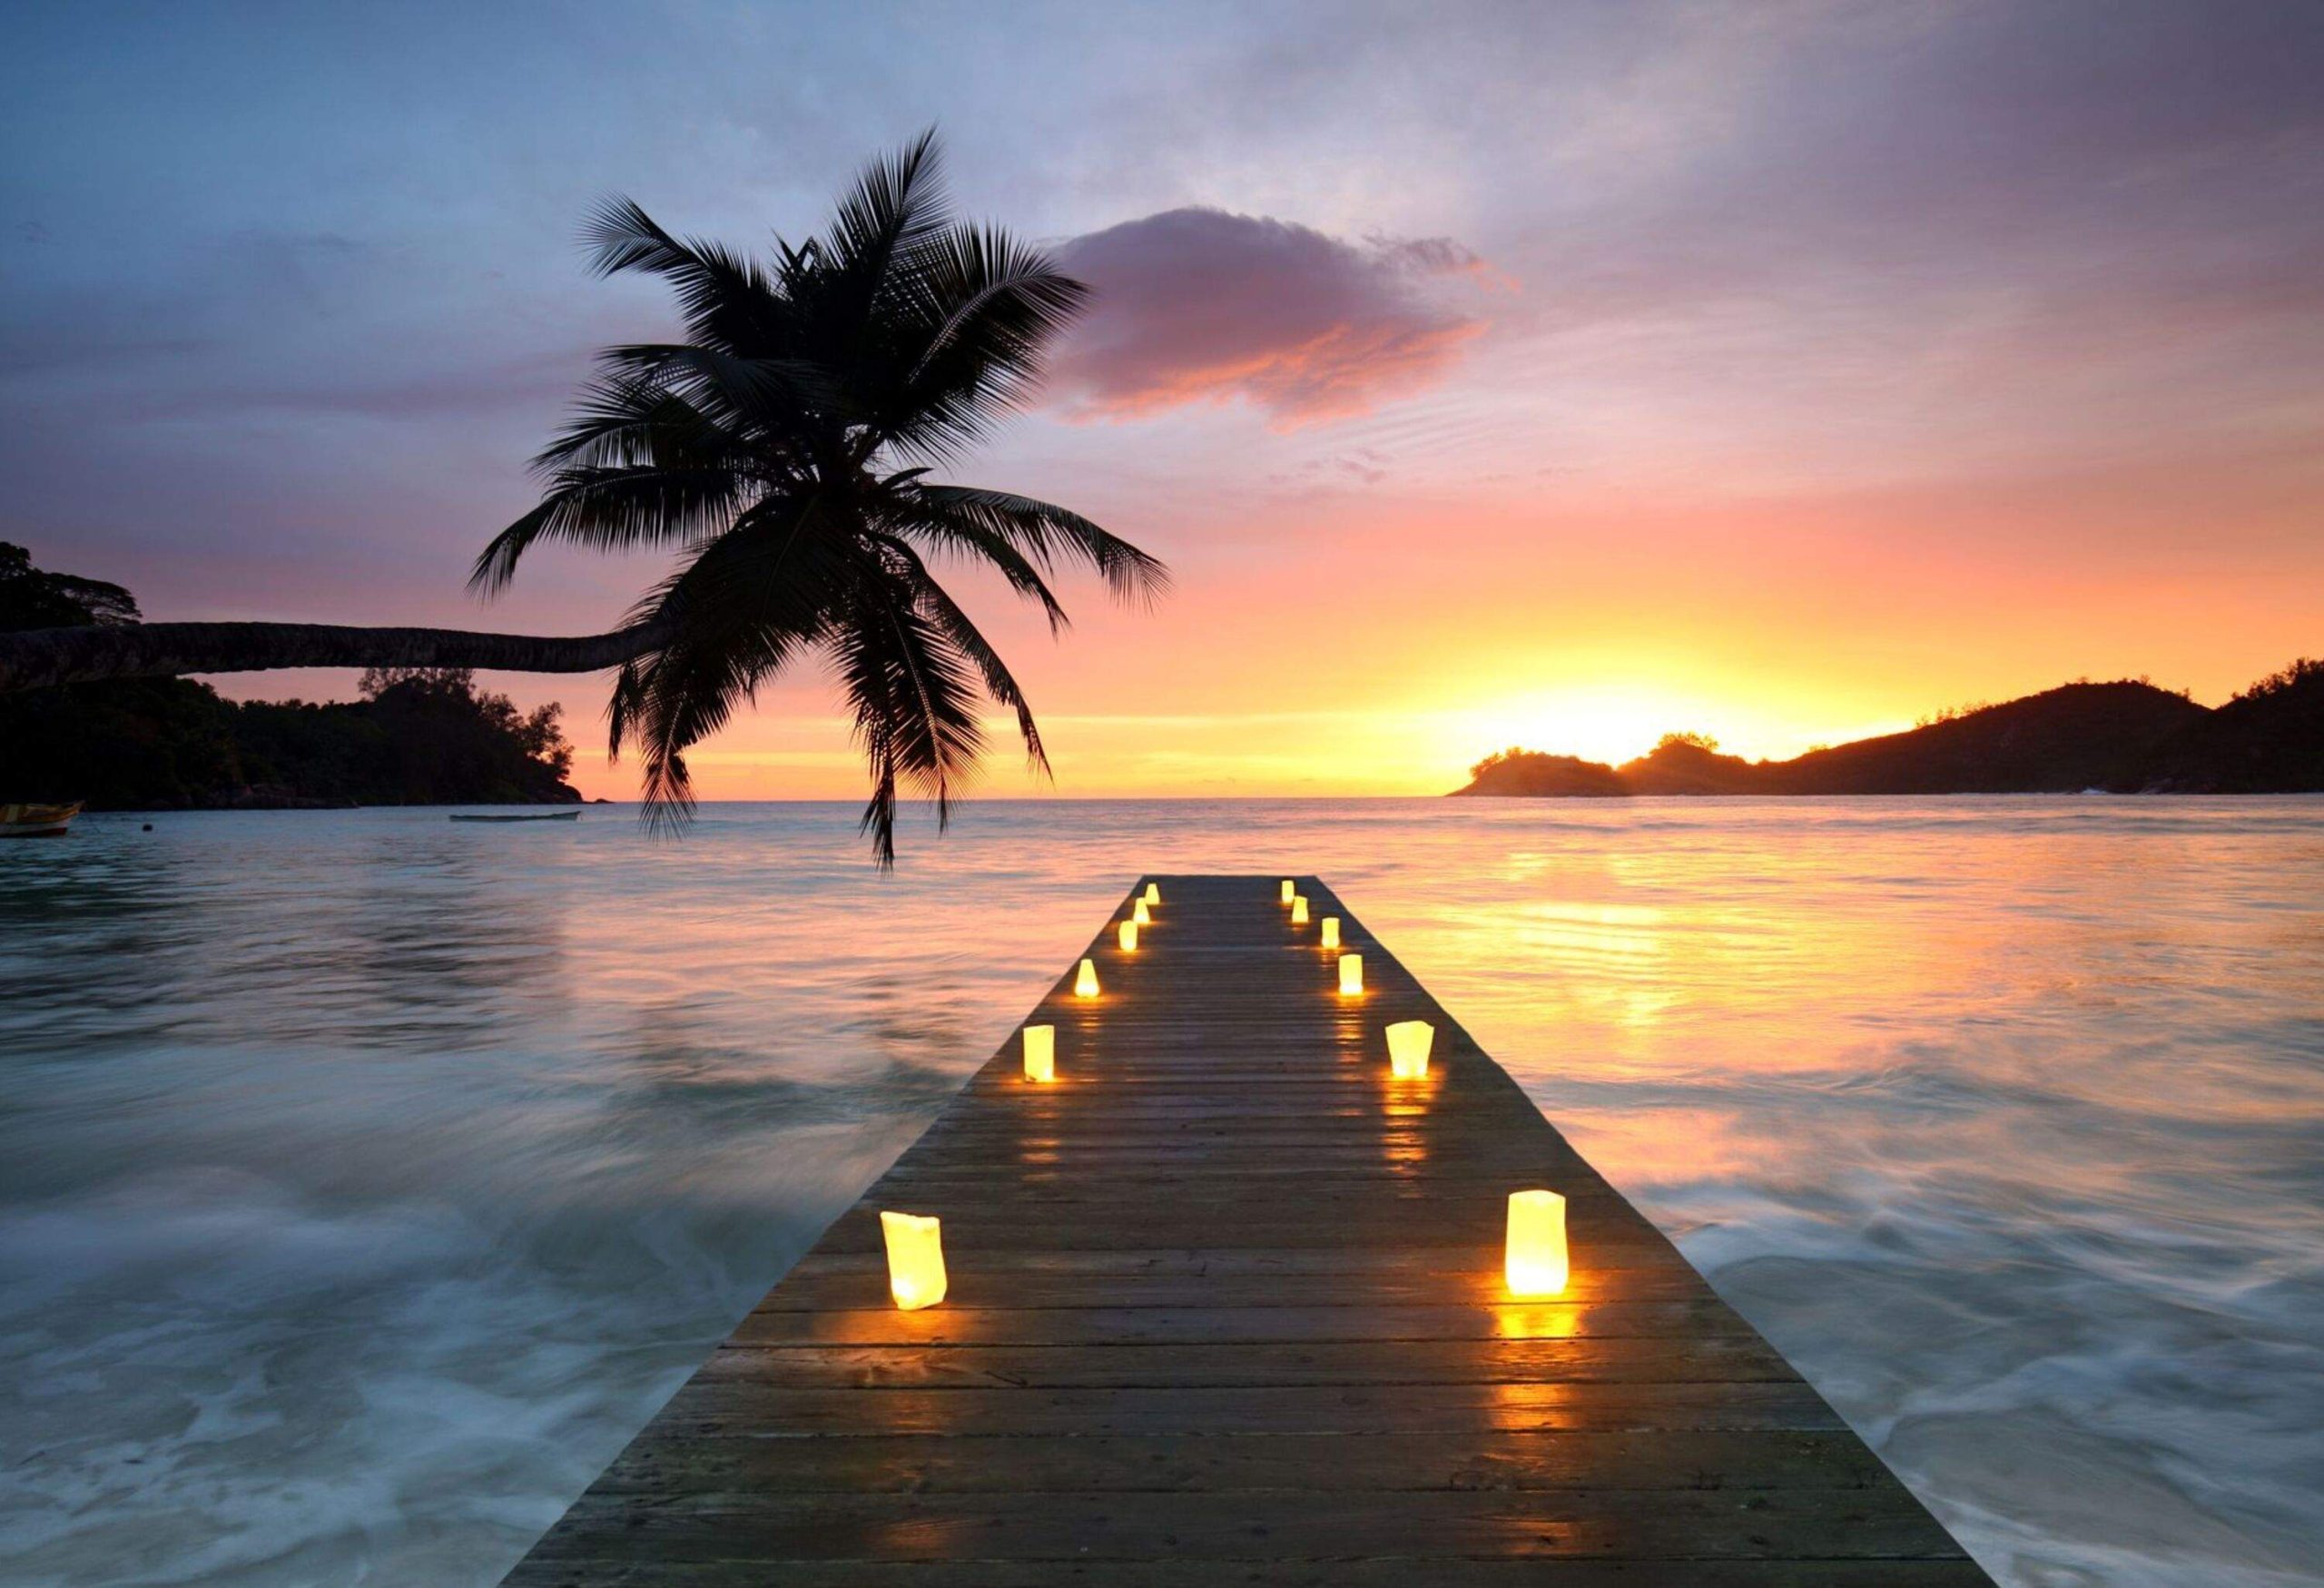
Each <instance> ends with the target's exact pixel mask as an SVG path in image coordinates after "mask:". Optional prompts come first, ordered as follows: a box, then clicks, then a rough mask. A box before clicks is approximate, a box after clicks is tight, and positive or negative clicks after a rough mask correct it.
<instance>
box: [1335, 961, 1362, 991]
mask: <svg viewBox="0 0 2324 1588" xmlns="http://www.w3.org/2000/svg"><path fill="white" fill-rule="evenodd" d="M1340 991H1342V992H1361V991H1364V956H1363V955H1362V954H1342V955H1341V956H1340Z"/></svg>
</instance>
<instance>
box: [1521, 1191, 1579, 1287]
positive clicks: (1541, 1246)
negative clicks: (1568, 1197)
mask: <svg viewBox="0 0 2324 1588" xmlns="http://www.w3.org/2000/svg"><path fill="white" fill-rule="evenodd" d="M1506 1271H1507V1276H1508V1280H1509V1293H1510V1294H1511V1295H1512V1296H1515V1297H1523V1298H1527V1299H1531V1298H1533V1297H1544V1296H1562V1295H1564V1294H1565V1282H1566V1251H1565V1198H1563V1197H1561V1196H1559V1195H1558V1194H1557V1193H1556V1192H1555V1191H1512V1192H1510V1193H1509V1253H1508V1262H1507V1270H1506Z"/></svg>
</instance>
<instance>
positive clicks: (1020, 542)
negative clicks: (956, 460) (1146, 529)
mask: <svg viewBox="0 0 2324 1588" xmlns="http://www.w3.org/2000/svg"><path fill="white" fill-rule="evenodd" d="M917 489H918V495H919V497H920V498H921V506H922V508H923V510H924V511H926V512H927V513H929V514H930V515H931V517H933V516H938V515H940V516H943V517H944V518H949V519H950V520H952V521H955V522H960V523H968V524H974V525H977V526H979V527H980V528H983V529H984V530H986V531H987V532H989V533H990V534H992V535H994V536H996V537H998V538H1000V539H1003V540H1006V541H1007V542H1008V543H1009V545H1011V546H1014V547H1017V548H1018V549H1019V551H1021V552H1023V553H1024V554H1025V555H1026V556H1027V557H1030V558H1031V559H1032V560H1033V561H1034V562H1036V563H1038V564H1039V565H1040V566H1041V567H1045V568H1046V567H1052V566H1054V565H1055V564H1056V563H1057V562H1059V561H1060V560H1063V561H1074V562H1080V563H1083V564H1086V565H1087V566H1088V567H1089V568H1091V569H1092V570H1093V571H1095V572H1096V573H1098V575H1099V576H1100V577H1103V578H1104V579H1105V581H1106V586H1107V588H1108V589H1109V590H1110V591H1111V592H1112V593H1113V595H1114V597H1115V598H1116V599H1117V600H1121V601H1136V602H1137V603H1139V604H1140V605H1143V606H1147V607H1150V606H1152V605H1153V603H1154V602H1155V601H1157V599H1159V598H1160V597H1163V596H1164V595H1166V594H1167V593H1168V591H1169V588H1170V570H1169V569H1168V568H1167V567H1163V566H1162V563H1161V561H1160V560H1159V559H1158V558H1156V557H1150V556H1148V555H1147V553H1145V552H1143V551H1141V550H1139V549H1138V548H1137V547H1135V546H1132V545H1131V544H1130V543H1129V542H1128V541H1127V540H1124V539H1123V538H1121V537H1120V536H1118V535H1116V534H1114V533H1113V532H1112V531H1110V530H1108V529H1106V528H1103V527H1102V526H1100V525H1098V524H1097V523H1095V522H1093V521H1092V520H1090V519H1088V518H1083V517H1082V516H1081V515H1080V514H1078V513H1076V512H1073V511H1071V510H1070V509H1068V508H1060V507H1059V506H1058V505H1057V504H1056V503H1054V502H1044V501H1040V500H1039V499H1037V498H1032V497H1028V496H1020V495H1019V494H1018V493H1016V492H1014V491H1000V490H988V489H985V488H982V487H980V486H969V485H930V484H927V483H925V482H923V483H921V485H920V486H919V487H918V488H917Z"/></svg>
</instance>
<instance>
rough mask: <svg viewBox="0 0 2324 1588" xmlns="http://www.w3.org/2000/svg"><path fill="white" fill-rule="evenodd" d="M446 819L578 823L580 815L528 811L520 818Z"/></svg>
mask: <svg viewBox="0 0 2324 1588" xmlns="http://www.w3.org/2000/svg"><path fill="white" fill-rule="evenodd" d="M447 819H448V820H449V821H454V822H578V821H579V820H580V819H581V813H580V812H578V811H528V812H527V813H526V814H523V815H521V816H468V815H455V816H451V817H448V818H447Z"/></svg>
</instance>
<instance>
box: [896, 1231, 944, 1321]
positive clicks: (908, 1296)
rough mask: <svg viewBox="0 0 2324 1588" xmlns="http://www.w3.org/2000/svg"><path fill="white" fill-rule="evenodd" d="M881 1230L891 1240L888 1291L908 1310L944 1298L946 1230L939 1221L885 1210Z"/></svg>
mask: <svg viewBox="0 0 2324 1588" xmlns="http://www.w3.org/2000/svg"><path fill="white" fill-rule="evenodd" d="M880 1233H881V1235H882V1236H885V1237H886V1238H887V1242H888V1293H889V1294H890V1295H891V1296H893V1297H895V1298H896V1305H897V1306H898V1307H902V1308H903V1309H904V1310H905V1311H906V1312H917V1311H919V1310H920V1309H921V1307H933V1306H935V1305H936V1304H937V1303H938V1302H940V1301H941V1300H943V1299H944V1232H943V1229H942V1228H941V1227H940V1224H939V1221H938V1220H937V1219H935V1218H924V1217H922V1216H921V1215H920V1214H917V1213H882V1214H881V1215H880Z"/></svg>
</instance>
